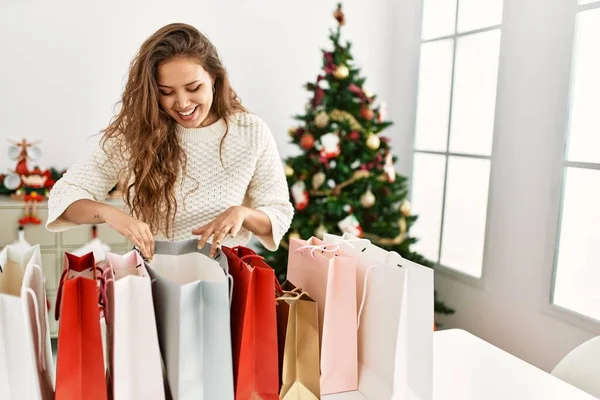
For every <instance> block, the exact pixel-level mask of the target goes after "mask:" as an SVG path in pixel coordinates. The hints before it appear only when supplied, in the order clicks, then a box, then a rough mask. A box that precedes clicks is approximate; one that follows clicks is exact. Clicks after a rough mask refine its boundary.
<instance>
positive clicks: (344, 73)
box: [333, 64, 350, 81]
mask: <svg viewBox="0 0 600 400" xmlns="http://www.w3.org/2000/svg"><path fill="white" fill-rule="evenodd" d="M348 75H350V70H349V69H348V67H346V66H345V65H344V64H342V65H338V67H337V68H336V69H335V71H333V76H334V77H335V79H338V80H340V81H341V80H344V79H346V78H347V77H348Z"/></svg>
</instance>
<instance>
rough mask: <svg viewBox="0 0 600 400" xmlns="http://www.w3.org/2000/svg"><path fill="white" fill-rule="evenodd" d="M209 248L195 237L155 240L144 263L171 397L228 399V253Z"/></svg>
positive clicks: (230, 389) (230, 395) (230, 387)
mask: <svg viewBox="0 0 600 400" xmlns="http://www.w3.org/2000/svg"><path fill="white" fill-rule="evenodd" d="M209 251H210V248H209V246H205V247H204V248H203V249H201V250H199V249H198V240H196V239H193V240H186V241H179V242H163V241H157V242H156V243H155V246H154V252H155V254H154V258H153V259H152V261H151V262H149V263H147V264H146V267H147V269H148V273H149V274H150V278H151V279H152V281H153V283H152V291H153V302H154V310H155V313H156V325H157V329H158V340H159V344H160V349H161V355H162V359H163V361H164V364H165V368H166V372H167V380H168V384H169V388H170V394H171V396H172V398H173V399H180V400H184V399H205V400H212V399H223V400H227V399H231V400H233V373H232V361H231V336H230V325H229V304H230V285H229V283H230V278H229V274H228V265H227V258H226V257H225V256H224V255H223V253H222V252H221V251H220V250H219V251H218V252H217V255H216V256H215V258H214V259H211V258H210V257H209Z"/></svg>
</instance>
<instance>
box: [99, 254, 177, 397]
mask: <svg viewBox="0 0 600 400" xmlns="http://www.w3.org/2000/svg"><path fill="white" fill-rule="evenodd" d="M106 261H107V262H106V270H105V271H104V275H103V276H104V291H103V294H104V310H105V321H106V322H107V334H108V354H109V360H110V361H109V366H110V367H109V371H110V374H109V376H110V385H109V390H110V389H112V393H113V398H114V399H115V400H129V399H156V400H163V399H164V398H165V392H164V387H163V382H162V379H163V377H162V364H161V359H160V348H159V345H158V333H157V330H156V320H155V318H154V304H153V302H152V286H151V282H150V275H149V274H148V271H147V270H146V266H145V265H144V260H143V259H142V257H141V255H140V253H139V252H137V251H135V250H132V251H130V252H129V253H127V254H125V255H122V256H121V255H119V254H114V253H107V254H106Z"/></svg>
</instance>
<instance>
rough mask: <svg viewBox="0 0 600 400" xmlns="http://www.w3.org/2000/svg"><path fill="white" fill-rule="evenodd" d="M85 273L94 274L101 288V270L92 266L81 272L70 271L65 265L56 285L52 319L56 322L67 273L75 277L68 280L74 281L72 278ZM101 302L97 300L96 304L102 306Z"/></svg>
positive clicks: (99, 299)
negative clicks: (90, 272)
mask: <svg viewBox="0 0 600 400" xmlns="http://www.w3.org/2000/svg"><path fill="white" fill-rule="evenodd" d="M87 271H92V273H93V274H94V277H95V279H96V280H99V281H100V285H101V287H102V285H103V279H102V274H103V272H104V270H103V269H102V268H100V267H98V266H96V264H94V265H93V266H91V267H90V268H88V269H85V270H83V271H73V270H71V269H70V268H69V265H68V264H67V268H65V269H64V270H63V272H62V273H61V274H60V280H59V284H58V291H57V293H56V304H55V306H54V319H55V320H56V321H58V320H59V318H60V304H61V302H62V291H63V285H64V283H65V280H66V279H67V274H68V273H69V272H71V273H73V274H74V275H75V276H73V277H72V278H69V279H74V278H78V277H79V276H81V275H82V274H83V273H84V272H87ZM101 301H102V300H101V298H98V302H99V303H100V304H102V303H101Z"/></svg>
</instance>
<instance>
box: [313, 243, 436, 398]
mask: <svg viewBox="0 0 600 400" xmlns="http://www.w3.org/2000/svg"><path fill="white" fill-rule="evenodd" d="M324 241H325V242H326V243H336V244H338V246H340V250H341V251H342V252H344V253H345V254H346V255H349V256H352V257H354V258H356V260H357V268H356V271H357V279H356V285H357V288H356V292H357V293H356V296H357V301H359V302H360V303H359V304H361V306H360V307H359V329H358V363H359V391H360V392H361V393H362V394H363V395H364V396H365V397H366V398H368V399H393V400H413V399H414V400H417V399H418V400H431V398H432V385H433V322H434V315H433V313H434V302H433V270H432V269H430V268H427V267H424V266H422V265H419V264H416V263H414V262H411V261H408V260H406V259H404V258H402V257H401V256H400V255H399V254H398V253H395V252H388V251H386V250H383V249H381V248H379V247H377V246H375V245H373V244H372V243H371V242H370V241H369V240H367V239H360V238H357V237H356V236H353V235H351V234H347V233H346V234H344V236H342V237H340V236H336V235H331V234H326V235H325V237H324Z"/></svg>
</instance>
